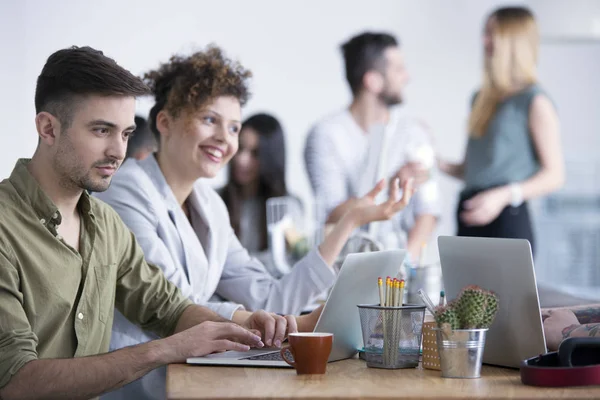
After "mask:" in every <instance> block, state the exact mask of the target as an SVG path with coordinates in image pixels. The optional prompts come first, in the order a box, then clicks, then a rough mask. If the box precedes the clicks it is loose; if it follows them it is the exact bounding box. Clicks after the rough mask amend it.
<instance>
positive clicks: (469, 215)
mask: <svg viewBox="0 0 600 400" xmlns="http://www.w3.org/2000/svg"><path fill="white" fill-rule="evenodd" d="M509 202H510V190H509V188H508V186H501V187H497V188H494V189H489V190H486V191H484V192H481V193H479V194H478V195H476V196H474V197H471V198H470V199H469V200H465V201H464V202H463V209H464V211H463V212H461V213H460V219H461V220H462V222H463V223H464V224H465V225H468V226H483V225H487V224H489V223H490V222H492V221H493V220H495V219H496V218H498V215H500V213H501V212H502V210H504V208H505V207H506V206H507V205H508V204H509Z"/></svg>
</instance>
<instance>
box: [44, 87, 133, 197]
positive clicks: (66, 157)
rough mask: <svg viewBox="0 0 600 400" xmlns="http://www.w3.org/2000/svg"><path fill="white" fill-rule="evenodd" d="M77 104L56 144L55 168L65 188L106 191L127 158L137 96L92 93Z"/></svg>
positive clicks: (81, 98) (77, 101)
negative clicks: (126, 153) (68, 123)
mask: <svg viewBox="0 0 600 400" xmlns="http://www.w3.org/2000/svg"><path fill="white" fill-rule="evenodd" d="M74 107H75V109H74V111H73V113H72V119H71V124H70V125H69V126H68V127H67V128H66V129H64V128H61V132H60V133H59V134H58V137H57V139H56V143H55V146H53V147H54V154H53V155H52V164H53V168H54V169H55V171H56V173H57V174H58V175H59V176H60V180H61V182H60V183H61V185H62V186H64V187H67V188H69V189H73V188H77V189H83V190H89V191H92V192H102V191H104V190H106V189H108V187H109V185H110V181H111V179H112V176H113V175H114V173H115V172H116V171H117V169H118V168H119V166H120V165H121V162H123V159H124V158H125V152H126V150H127V141H128V140H129V136H130V134H131V132H133V130H134V129H135V123H134V118H135V98H133V97H125V96H98V95H90V96H85V97H79V98H77V99H76V100H75V101H74Z"/></svg>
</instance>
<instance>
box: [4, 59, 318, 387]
mask: <svg viewBox="0 0 600 400" xmlns="http://www.w3.org/2000/svg"><path fill="white" fill-rule="evenodd" d="M147 93H148V88H147V86H146V85H145V84H144V83H143V82H142V81H141V80H139V79H138V78H136V77H134V76H133V75H131V74H130V73H129V72H128V71H126V70H125V69H123V68H122V67H120V66H119V65H117V64H116V63H115V62H114V61H113V60H112V59H110V58H108V57H105V56H104V55H103V54H102V52H100V51H97V50H94V49H91V48H89V47H84V48H76V47H73V48H70V49H64V50H60V51H58V52H56V53H54V54H52V55H51V56H50V58H48V61H47V62H46V65H45V66H44V69H43V70H42V73H41V74H40V76H39V77H38V81H37V88H36V98H35V105H36V113H37V115H36V119H35V122H36V128H37V132H38V135H39V143H38V147H37V149H36V151H35V154H34V155H33V157H32V159H31V160H19V161H18V162H17V165H16V166H15V169H14V170H13V172H12V174H11V176H10V178H9V179H7V180H4V181H2V182H1V183H0V204H2V208H1V209H0V398H2V399H13V398H19V399H22V398H63V397H68V398H82V399H86V398H90V397H94V396H98V395H99V394H101V393H104V392H107V391H110V390H113V389H116V388H118V387H120V386H123V385H125V384H127V383H128V382H131V381H133V380H135V379H137V378H139V377H141V376H143V375H144V374H146V373H148V372H149V371H151V370H152V369H154V368H157V367H159V366H161V365H165V364H168V363H173V362H183V361H185V359H186V358H188V357H194V356H201V355H205V354H208V353H212V352H215V351H223V350H230V349H231V350H248V349H249V348H250V346H255V347H262V346H263V342H265V343H267V344H270V343H273V342H275V340H283V338H284V335H285V334H286V331H295V330H296V329H297V325H296V319H295V318H293V317H290V316H286V317H281V316H277V315H272V314H268V313H266V312H264V311H258V312H255V313H253V314H250V313H247V319H246V320H245V322H244V323H243V324H242V326H240V325H236V324H233V323H232V322H230V321H226V320H224V319H222V318H221V317H219V316H218V315H217V314H215V313H213V312H212V311H210V310H209V309H207V308H204V307H201V306H197V305H192V303H191V301H189V300H187V299H185V298H184V297H183V296H182V294H181V293H180V291H179V290H178V289H177V287H176V286H175V285H173V284H172V283H170V282H169V281H168V280H167V279H166V278H165V277H164V275H163V274H162V272H161V271H160V270H159V269H158V268H156V267H154V266H151V265H148V264H147V263H146V262H145V261H144V256H143V253H142V251H141V249H140V247H139V246H138V245H137V243H136V241H135V238H134V237H133V235H132V234H131V233H130V232H129V230H128V229H127V228H126V227H125V225H124V224H123V222H122V221H121V219H120V218H119V217H118V215H117V214H116V213H115V212H114V211H113V210H112V209H111V208H110V207H109V206H107V205H106V204H104V203H102V202H101V201H99V200H97V199H95V198H93V197H90V196H89V195H88V193H87V191H96V192H98V191H103V190H106V189H107V188H108V186H109V184H110V180H111V177H112V175H113V174H114V173H115V171H116V170H117V168H118V167H119V165H120V164H121V162H122V161H123V159H124V157H125V152H126V147H127V139H128V137H129V136H130V135H131V133H132V132H133V131H134V129H135V124H134V116H135V97H137V96H141V95H145V94H147ZM114 307H117V309H119V310H120V311H121V312H122V313H123V315H125V316H126V317H127V318H128V319H130V320H131V321H132V322H134V323H136V324H138V325H140V326H141V327H142V328H144V329H148V330H151V331H153V332H155V333H157V334H158V335H160V336H162V337H163V338H164V339H159V340H155V341H152V342H148V343H145V344H141V345H139V346H134V347H128V348H125V349H121V350H118V351H115V352H112V353H108V354H102V353H106V352H107V351H108V346H109V342H110V334H111V328H112V321H113V309H114ZM302 321H303V320H302V319H301V318H299V319H298V324H300V325H301V326H302V323H303V322H302ZM310 322H311V323H312V322H313V321H310ZM259 334H260V335H261V336H262V338H261V336H259Z"/></svg>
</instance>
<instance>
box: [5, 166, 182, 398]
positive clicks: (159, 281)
mask: <svg viewBox="0 0 600 400" xmlns="http://www.w3.org/2000/svg"><path fill="white" fill-rule="evenodd" d="M28 162H29V161H28V160H19V161H18V162H17V164H16V166H15V169H14V170H13V172H12V174H11V176H10V178H9V179H5V180H3V181H2V182H0V387H3V386H5V385H6V384H7V383H8V382H9V380H10V378H11V377H12V376H13V375H14V374H15V373H16V372H17V371H18V370H19V369H20V368H21V367H23V365H25V364H26V363H27V362H28V361H31V360H35V359H38V358H72V357H83V356H89V355H94V354H99V353H105V352H107V351H108V348H109V343H110V335H111V329H112V322H113V309H114V307H116V308H117V309H118V310H119V311H121V312H122V313H123V315H125V317H127V318H128V319H129V320H130V321H132V322H134V323H136V324H138V325H140V326H141V327H142V328H144V329H148V330H151V331H153V332H155V333H157V334H159V335H161V336H167V335H169V334H171V333H172V332H173V331H174V329H175V326H176V324H177V321H178V319H179V317H180V316H181V314H182V313H183V310H184V309H185V308H186V307H187V306H188V305H190V304H192V303H191V301H189V300H187V299H185V298H184V297H183V296H182V295H181V293H180V291H179V289H177V287H176V286H175V285H173V284H172V283H170V282H169V281H168V280H167V279H166V278H165V277H164V275H163V274H162V272H161V271H160V269H158V268H157V267H154V266H152V265H148V264H147V263H146V261H145V260H144V255H143V253H142V250H141V249H140V247H139V246H138V244H137V243H136V241H135V238H134V236H133V234H131V232H130V231H129V230H128V229H127V227H126V226H125V225H124V224H123V222H122V221H121V219H120V218H119V216H118V215H117V214H116V212H114V211H113V210H112V209H111V208H110V207H109V206H108V205H106V204H104V203H102V202H101V201H100V200H98V199H95V198H93V197H90V196H89V195H88V194H87V193H83V194H82V196H81V199H80V201H79V203H78V210H79V212H80V215H81V221H82V226H81V236H80V244H79V251H77V250H75V249H73V248H72V247H70V246H69V245H67V244H66V243H65V242H64V241H63V240H62V238H61V237H60V235H58V233H57V227H58V226H59V225H60V222H61V215H60V212H59V211H58V209H57V207H56V206H55V205H54V204H53V203H52V201H51V200H50V199H49V198H48V196H47V195H46V194H45V193H44V192H43V191H42V189H41V188H40V186H39V185H38V183H37V181H36V180H35V179H34V178H33V176H32V175H31V174H30V173H29V171H28V169H27V163H28Z"/></svg>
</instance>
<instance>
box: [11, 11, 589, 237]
mask: <svg viewBox="0 0 600 400" xmlns="http://www.w3.org/2000/svg"><path fill="white" fill-rule="evenodd" d="M526 3H527V4H529V5H530V6H532V7H533V9H534V11H536V13H537V14H539V15H540V17H541V18H542V20H541V21H540V24H541V26H542V32H544V33H545V34H551V33H552V32H558V34H564V33H565V32H566V33H573V32H575V34H577V35H579V36H581V35H582V34H587V33H590V32H592V31H593V27H594V26H595V25H594V24H593V21H592V19H589V18H591V17H590V16H600V9H599V7H598V4H599V3H600V2H594V1H590V0H588V1H586V0H580V1H568V2H566V1H564V2H557V1H549V0H546V1H542V0H538V1H527V2H526ZM500 4H503V2H499V1H494V0H453V1H444V0H420V1H409V0H401V1H398V0H369V1H366V0H330V1H317V0H308V1H295V2H291V1H278V0H252V1H243V0H242V1H234V0H227V1H226V0H221V1H196V0H170V1H168V2H164V1H160V2H159V1H153V0H146V1H116V0H105V1H95V2H93V3H92V2H88V1H81V0H62V1H53V2H47V1H43V0H37V1H35V0H21V1H19V0H2V2H1V4H0V29H1V31H0V33H1V37H0V46H1V48H0V54H1V57H2V58H1V60H0V68H2V70H1V71H2V74H0V85H1V86H0V87H1V88H2V96H0V117H1V121H2V122H3V126H2V129H1V130H0V176H1V177H5V176H8V174H9V173H10V171H11V169H12V167H13V165H14V162H15V160H16V159H17V158H18V157H28V156H30V155H31V154H32V153H33V150H34V149H35V145H36V143H37V138H36V134H35V127H34V123H33V121H34V106H33V96H34V90H35V80H36V77H37V75H38V74H39V72H40V70H41V68H42V66H43V64H44V62H45V60H46V58H47V57H48V56H49V55H50V54H51V53H52V52H53V51H55V50H57V49H59V48H64V47H67V46H70V45H72V44H76V45H90V46H92V47H95V48H98V49H101V50H103V51H104V52H105V54H107V55H109V56H111V57H113V58H115V59H116V60H117V61H118V62H119V63H120V64H121V65H123V66H125V67H126V68H128V69H130V70H131V71H132V72H134V73H136V74H139V73H142V72H144V71H145V70H147V69H149V68H153V67H156V66H157V65H158V63H159V62H160V61H164V60H166V59H167V58H168V57H169V55H171V54H172V53H174V52H179V51H183V52H189V51H191V50H192V49H196V48H199V47H202V46H204V45H206V44H208V43H211V42H214V43H217V44H219V45H221V46H222V47H223V48H224V49H225V50H226V51H227V53H228V54H229V55H230V56H232V57H235V58H238V59H239V60H240V61H242V63H243V64H244V65H245V66H246V67H248V68H250V69H251V70H252V71H253V72H254V76H255V77H254V79H253V83H252V91H253V92H254V96H253V97H252V100H251V101H250V102H249V104H248V106H247V107H246V109H245V111H244V112H245V113H246V115H248V114H249V113H252V112H255V111H259V110H264V111H268V112H272V113H274V114H275V115H277V116H278V117H279V118H280V119H281V120H282V122H283V123H284V127H285V128H286V131H287V143H288V150H289V151H288V154H289V157H288V158H289V162H288V163H289V166H288V181H289V185H290V188H291V190H292V191H293V192H294V193H297V194H299V195H300V196H301V197H302V198H303V199H304V200H306V201H307V202H309V199H310V187H309V185H308V180H307V178H306V174H305V172H304V166H303V159H302V149H303V145H304V139H305V135H306V132H307V130H308V129H309V127H310V126H311V124H313V123H314V121H315V120H317V119H319V118H320V117H322V116H324V115H325V114H328V113H330V112H332V111H335V110H337V109H339V108H341V107H343V106H345V105H346V104H347V103H348V101H349V98H350V97H349V91H348V89H347V85H346V83H345V81H344V79H343V70H342V61H341V55H340V52H339V45H340V43H341V42H342V41H344V40H345V39H347V38H348V37H350V36H351V35H353V34H356V33H358V32H360V31H362V30H364V29H376V30H388V31H391V32H393V33H394V34H396V35H397V36H398V37H399V38H400V40H401V42H402V47H403V49H404V50H405V55H406V60H407V63H408V68H409V70H410V73H411V75H412V82H411V84H410V86H409V87H408V89H407V93H406V99H407V107H408V108H409V109H410V110H411V112H412V113H414V114H416V115H417V116H420V117H423V118H425V119H426V120H427V121H428V122H429V124H430V125H431V127H432V128H433V130H434V132H435V136H436V140H437V144H438V147H439V151H440V153H441V154H442V155H443V156H445V157H448V158H452V159H457V160H458V159H459V158H460V157H462V154H463V150H464V144H465V138H466V136H465V132H464V125H465V120H466V116H467V103H468V99H469V97H470V94H471V92H472V90H473V89H474V88H475V87H476V85H477V83H478V80H479V77H480V32H481V24H482V20H483V18H484V15H485V14H486V13H487V12H489V11H490V10H491V9H492V8H493V7H495V6H497V5H500ZM582 5H583V6H584V8H581V7H582ZM574 9H578V10H585V12H579V13H578V14H577V15H576V17H574V18H575V19H572V18H571V19H569V18H567V16H568V15H570V13H571V11H572V10H574ZM544 15H546V16H548V17H547V19H548V20H549V21H550V20H551V21H552V23H551V24H550V23H546V22H545V21H544V20H543V16H544ZM557 15H558V16H561V17H563V16H564V17H565V18H562V19H561V18H557V17H556V16H557ZM581 18H588V20H586V21H587V22H586V24H579V25H577V21H581ZM561 24H562V25H561ZM573 24H575V25H573ZM573 26H575V28H572V27H573ZM150 105H151V104H150V103H148V102H142V103H140V111H147V110H148V109H149V107H150ZM442 184H443V190H444V198H446V199H448V200H447V202H446V204H445V211H446V213H445V218H444V221H443V223H442V226H441V229H440V231H441V232H442V233H452V232H453V231H454V221H453V218H454V217H453V210H454V206H455V198H456V196H455V193H456V190H457V188H458V185H457V184H456V183H454V182H451V181H450V180H448V179H443V182H442Z"/></svg>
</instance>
